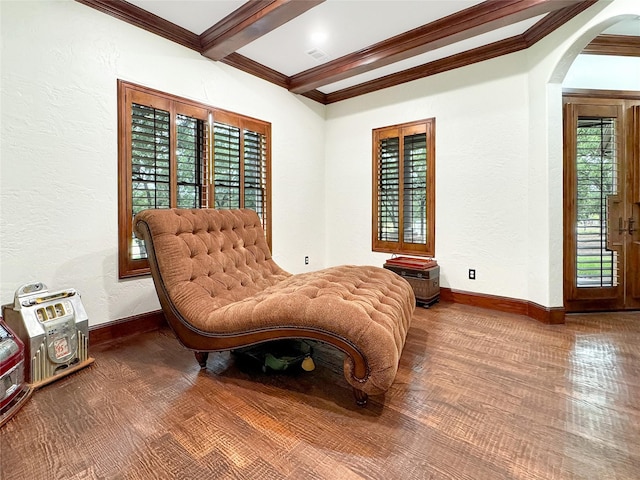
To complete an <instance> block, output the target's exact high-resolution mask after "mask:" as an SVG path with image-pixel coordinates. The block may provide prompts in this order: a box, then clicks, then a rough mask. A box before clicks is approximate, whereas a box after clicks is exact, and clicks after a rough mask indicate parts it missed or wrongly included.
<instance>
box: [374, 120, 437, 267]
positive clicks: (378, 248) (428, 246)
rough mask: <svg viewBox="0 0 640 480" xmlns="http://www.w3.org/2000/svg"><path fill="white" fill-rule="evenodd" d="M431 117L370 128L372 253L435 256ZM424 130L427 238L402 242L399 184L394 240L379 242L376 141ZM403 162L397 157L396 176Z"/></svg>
mask: <svg viewBox="0 0 640 480" xmlns="http://www.w3.org/2000/svg"><path fill="white" fill-rule="evenodd" d="M435 127H436V122H435V118H428V119H424V120H418V121H415V122H409V123H404V124H398V125H391V126H388V127H382V128H376V129H373V130H372V149H371V150H372V216H371V222H372V223H371V245H372V246H371V248H372V250H373V251H374V252H383V253H392V254H407V255H416V256H429V257H433V256H435V245H436V237H435V211H436V210H435V198H436V197H435V163H436V162H435V159H436V157H435ZM423 132H424V133H426V143H427V172H426V181H427V192H426V202H427V208H426V212H425V213H426V231H427V241H426V243H424V244H416V243H410V242H405V241H404V238H403V235H404V231H403V230H404V228H403V227H404V225H403V214H402V211H403V201H402V198H403V195H402V185H401V186H400V191H401V193H400V200H399V214H398V216H399V226H398V235H399V238H398V241H397V242H394V241H383V240H379V239H378V214H379V212H378V144H379V142H380V140H383V139H386V138H395V137H398V138H400V143H401V144H402V143H403V142H402V139H403V138H404V137H405V136H410V135H414V134H416V133H423ZM402 164H403V162H402V160H401V159H400V165H399V168H400V175H399V176H400V178H402V176H403V175H402V172H403V169H404V167H403V165H402Z"/></svg>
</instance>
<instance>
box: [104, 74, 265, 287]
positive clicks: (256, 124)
mask: <svg viewBox="0 0 640 480" xmlns="http://www.w3.org/2000/svg"><path fill="white" fill-rule="evenodd" d="M117 93H118V277H119V278H121V279H122V278H129V277H136V276H141V275H147V274H149V264H148V261H147V260H146V259H142V260H133V259H131V258H130V254H129V247H130V245H129V243H130V239H131V236H132V232H133V224H132V221H131V211H132V203H133V199H132V188H131V176H132V162H131V155H132V154H131V144H132V139H131V128H130V118H131V104H132V103H133V102H135V103H140V104H144V105H147V106H150V107H153V108H158V109H162V110H165V111H168V112H170V115H171V124H170V129H171V130H170V138H171V139H172V140H171V145H173V144H174V142H175V140H173V139H175V138H176V126H175V117H176V115H177V114H184V115H187V116H190V117H194V118H198V119H199V120H203V121H205V123H206V125H207V134H206V137H207V138H206V146H207V147H206V148H207V155H206V162H207V165H206V178H205V183H204V185H203V188H205V189H207V193H206V194H205V195H204V196H205V199H206V200H205V202H206V203H205V206H206V207H211V206H212V205H213V138H212V135H213V134H212V129H211V125H212V124H213V122H214V121H217V122H221V123H228V124H230V125H234V126H239V127H241V128H245V129H248V130H252V131H255V132H256V133H260V134H262V135H264V136H265V138H266V159H265V162H266V165H265V168H266V193H265V198H264V204H265V205H264V223H265V225H264V230H265V235H266V237H267V242H268V245H269V248H272V244H271V124H270V123H269V122H265V121H263V120H259V119H256V118H251V117H247V116H244V115H241V114H238V113H234V112H230V111H227V110H223V109H219V108H215V107H212V106H209V105H205V104H202V103H199V102H196V101H193V100H190V99H187V98H184V97H180V96H177V95H172V94H169V93H165V92H162V91H160V90H156V89H153V88H149V87H145V86H141V85H137V84H134V83H130V82H127V81H124V80H118V82H117ZM171 150H172V151H171V153H170V156H171V158H172V161H173V160H174V156H175V152H174V151H173V150H174V148H171ZM170 177H171V180H170V182H171V185H172V186H173V185H176V184H177V173H176V171H175V168H171V170H170ZM176 204H177V194H176V190H175V188H173V187H172V188H171V189H170V205H171V206H172V207H174V206H175V205H176Z"/></svg>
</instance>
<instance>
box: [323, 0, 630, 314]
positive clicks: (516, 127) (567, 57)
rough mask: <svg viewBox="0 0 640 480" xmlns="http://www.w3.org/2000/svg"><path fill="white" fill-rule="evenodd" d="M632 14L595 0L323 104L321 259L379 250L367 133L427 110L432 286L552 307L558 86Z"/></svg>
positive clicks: (558, 197)
mask: <svg viewBox="0 0 640 480" xmlns="http://www.w3.org/2000/svg"><path fill="white" fill-rule="evenodd" d="M638 13H640V2H637V1H636V0H615V1H612V0H609V1H607V0H605V1H601V2H598V4H596V5H594V6H592V7H591V8H589V9H588V10H587V11H585V12H583V13H581V14H580V15H578V16H577V17H575V18H574V19H572V20H571V21H570V22H568V23H567V24H565V25H564V26H563V27H561V28H559V29H557V30H556V31H555V32H553V33H552V34H551V35H549V36H548V37H546V38H545V39H543V40H542V41H541V42H538V43H537V44H536V45H534V46H533V47H531V48H529V49H528V50H526V51H523V52H518V53H514V54H510V55H508V56H505V57H501V58H498V59H494V60H490V61H486V62H483V63H481V64H478V65H471V66H468V67H464V68H461V69H458V70H455V71H454V72H446V73H443V74H440V75H437V76H434V77H429V78H425V79H421V80H416V81H414V82H411V83H407V84H403V85H400V86H397V87H392V88H388V89H385V90H382V91H379V92H375V93H372V94H369V95H366V96H362V97H358V98H355V99H351V100H347V101H344V102H339V103H337V104H333V105H329V106H328V108H327V126H326V141H327V150H326V154H327V159H326V162H327V173H326V180H327V194H326V198H327V209H326V218H327V262H328V263H330V264H333V263H343V262H347V261H351V262H354V263H374V264H378V265H380V264H382V263H383V262H384V259H385V258H387V257H388V255H384V254H375V253H372V252H371V248H370V245H371V239H370V235H371V234H370V231H371V227H370V218H371V183H372V180H371V151H370V148H371V147H370V144H371V129H372V128H375V127H381V126H385V125H392V124H395V123H401V122H407V121H413V120H418V119H421V118H427V117H432V116H433V117H436V159H437V160H436V255H435V256H436V258H437V259H438V262H439V263H440V265H441V284H442V286H445V287H450V288H452V289H455V290H463V291H471V292H478V293H486V294H493V295H499V296H506V297H511V298H519V299H524V300H529V301H532V302H535V303H538V304H540V305H542V306H546V307H559V306H562V303H563V296H562V110H561V100H562V88H561V82H562V80H563V79H564V75H565V74H566V71H567V70H568V68H569V66H570V65H571V63H572V62H573V60H574V59H575V57H576V56H577V54H578V53H579V52H580V51H581V50H582V48H583V47H584V46H586V44H587V43H589V41H590V40H592V39H593V38H594V37H595V36H596V35H597V34H599V33H600V32H602V31H603V30H604V29H606V28H607V27H608V26H610V25H611V24H613V23H615V22H617V21H619V20H622V19H624V18H629V17H630V16H632V15H634V14H635V15H637V14H638ZM625 15H626V16H625ZM632 73H633V72H632ZM345 247H346V248H345ZM469 268H475V269H476V274H477V280H474V281H473V280H468V279H467V272H468V269H469Z"/></svg>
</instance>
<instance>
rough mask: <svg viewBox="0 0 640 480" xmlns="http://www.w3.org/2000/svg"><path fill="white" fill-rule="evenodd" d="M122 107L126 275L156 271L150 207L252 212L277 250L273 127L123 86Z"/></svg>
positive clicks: (122, 268)
mask: <svg viewBox="0 0 640 480" xmlns="http://www.w3.org/2000/svg"><path fill="white" fill-rule="evenodd" d="M118 109H119V110H118V111H119V119H118V128H119V154H118V155H119V179H120V180H119V212H118V218H119V220H118V236H119V246H118V257H119V260H118V263H119V276H120V278H125V277H131V276H135V275H142V274H146V273H148V272H149V264H148V261H147V253H146V251H145V248H144V242H142V241H141V240H139V239H137V238H135V236H134V234H133V218H134V217H135V215H136V214H137V213H138V212H140V211H142V210H145V209H148V208H174V207H177V208H207V207H215V208H250V209H253V210H255V211H256V212H257V213H258V215H259V216H260V219H261V220H262V226H263V228H264V231H265V232H266V235H267V242H268V244H269V247H271V229H270V224H269V217H270V210H269V208H270V187H269V182H270V175H269V173H270V154H269V148H270V139H271V124H269V123H267V122H263V121H260V120H256V119H252V118H249V117H244V116H242V115H238V114H233V113H230V112H226V111H224V110H219V109H215V108H213V107H209V106H207V105H203V104H199V103H196V102H192V101H190V100H187V99H183V98H180V97H176V96H173V95H169V94H165V93H162V92H158V91H155V90H151V89H148V88H145V87H140V86H137V85H133V84H130V83H126V82H122V81H119V82H118Z"/></svg>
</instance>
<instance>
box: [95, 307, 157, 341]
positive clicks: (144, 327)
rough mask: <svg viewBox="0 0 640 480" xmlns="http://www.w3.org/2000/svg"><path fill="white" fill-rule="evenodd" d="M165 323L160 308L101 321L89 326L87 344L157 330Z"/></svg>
mask: <svg viewBox="0 0 640 480" xmlns="http://www.w3.org/2000/svg"><path fill="white" fill-rule="evenodd" d="M166 325H167V321H166V320H165V318H164V314H163V313H162V310H155V311H153V312H147V313H142V314H140V315H134V316H132V317H127V318H122V319H120V320H114V321H113V322H107V323H101V324H100V325H95V326H93V327H89V344H90V345H100V344H102V343H107V342H111V341H113V340H117V339H119V338H124V337H128V336H130V335H137V334H139V333H144V332H150V331H153V330H158V329H159V328H161V327H163V326H166Z"/></svg>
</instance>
